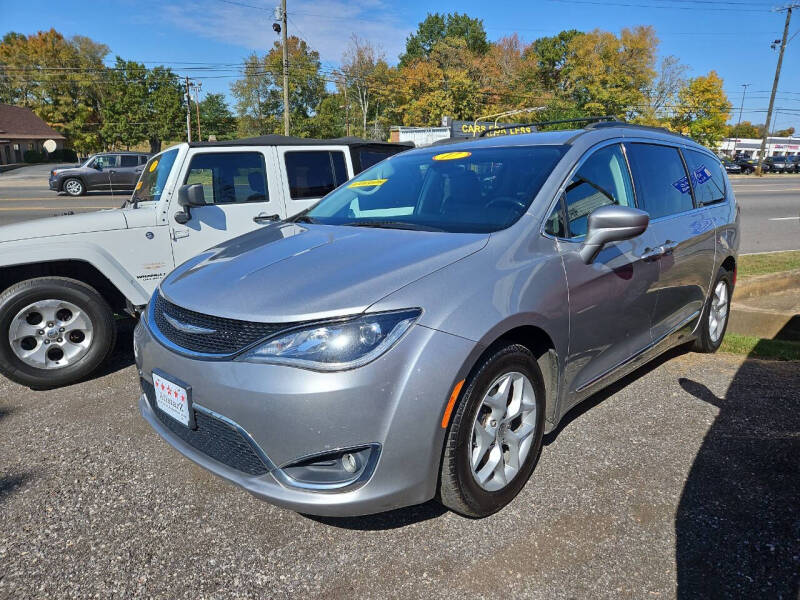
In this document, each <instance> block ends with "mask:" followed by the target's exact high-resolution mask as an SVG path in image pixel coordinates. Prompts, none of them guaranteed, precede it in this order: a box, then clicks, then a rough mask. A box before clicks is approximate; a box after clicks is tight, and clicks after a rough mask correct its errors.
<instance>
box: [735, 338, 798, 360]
mask: <svg viewBox="0 0 800 600" xmlns="http://www.w3.org/2000/svg"><path fill="white" fill-rule="evenodd" d="M720 351H721V352H730V353H731V354H745V355H747V356H748V357H750V358H766V359H773V360H800V342H793V341H789V340H767V339H763V338H757V337H751V336H749V335H739V334H736V333H727V334H725V339H724V340H723V341H722V346H720Z"/></svg>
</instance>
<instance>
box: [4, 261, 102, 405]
mask: <svg viewBox="0 0 800 600" xmlns="http://www.w3.org/2000/svg"><path fill="white" fill-rule="evenodd" d="M47 299H57V300H65V301H67V302H70V303H72V304H74V305H76V306H78V307H79V308H81V309H82V310H84V311H85V313H86V315H87V316H88V317H89V320H90V321H91V324H92V336H93V337H92V341H91V345H90V346H89V349H88V351H87V352H86V354H84V355H83V356H82V357H81V358H79V359H77V360H76V362H75V363H74V364H70V365H67V366H64V367H61V368H56V369H39V368H36V367H34V366H31V365H29V364H26V363H25V362H23V361H22V360H21V359H20V358H19V357H18V356H17V355H16V354H15V353H14V351H13V350H12V348H11V342H10V341H9V328H10V326H11V323H12V321H13V320H14V317H15V316H16V315H17V313H18V312H19V311H21V310H22V309H24V308H25V306H27V305H28V304H31V303H33V302H36V301H39V300H47ZM116 339H117V327H116V322H115V320H114V313H113V311H112V310H111V307H110V306H109V305H108V302H106V301H105V299H104V298H103V297H102V296H101V295H100V294H99V293H98V292H97V291H96V290H95V289H94V288H93V287H91V286H89V285H87V284H85V283H83V282H80V281H76V280H74V279H68V278H66V277H39V278H36V279H28V280H26V281H21V282H20V283H17V284H15V285H13V286H11V287H10V288H8V289H7V290H5V291H4V292H3V293H2V294H0V373H2V374H3V375H5V376H6V377H8V378H9V379H11V380H12V381H16V382H17V383H20V384H22V385H25V386H28V387H30V388H32V389H50V388H54V387H60V386H63V385H67V384H70V383H74V382H76V381H79V380H80V379H82V378H84V377H86V376H87V375H89V374H90V373H91V372H92V371H94V370H95V369H96V368H97V367H98V366H99V365H100V364H102V363H103V362H104V361H105V360H106V358H108V356H109V354H110V353H111V351H112V350H113V348H114V344H115V343H116Z"/></svg>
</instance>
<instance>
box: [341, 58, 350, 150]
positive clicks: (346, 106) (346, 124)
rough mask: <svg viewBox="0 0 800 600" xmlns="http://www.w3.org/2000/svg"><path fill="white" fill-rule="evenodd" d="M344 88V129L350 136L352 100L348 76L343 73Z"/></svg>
mask: <svg viewBox="0 0 800 600" xmlns="http://www.w3.org/2000/svg"><path fill="white" fill-rule="evenodd" d="M342 88H343V89H344V129H345V135H346V136H347V137H350V101H349V100H348V99H347V77H346V76H345V74H344V73H342Z"/></svg>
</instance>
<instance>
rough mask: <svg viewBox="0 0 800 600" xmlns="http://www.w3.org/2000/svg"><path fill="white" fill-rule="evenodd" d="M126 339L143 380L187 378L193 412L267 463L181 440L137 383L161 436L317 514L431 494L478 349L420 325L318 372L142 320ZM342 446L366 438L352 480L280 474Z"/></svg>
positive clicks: (359, 511)
mask: <svg viewBox="0 0 800 600" xmlns="http://www.w3.org/2000/svg"><path fill="white" fill-rule="evenodd" d="M134 339H135V346H136V355H137V356H136V362H137V367H138V370H139V376H140V377H141V379H142V382H143V388H147V386H148V385H152V381H153V379H152V373H153V370H154V369H155V370H157V371H159V372H160V373H165V374H168V375H171V376H173V377H175V378H176V379H179V380H180V381H182V382H185V383H186V384H188V385H190V386H191V395H192V401H193V403H194V405H195V407H196V411H195V414H199V413H198V412H197V411H202V413H203V414H204V415H213V416H214V417H215V418H217V419H220V420H222V421H224V422H225V423H226V424H227V426H228V427H231V428H233V429H235V430H236V432H237V434H238V435H240V437H241V439H243V440H245V441H247V442H248V443H249V444H250V445H251V446H252V447H253V448H255V449H256V453H257V454H258V455H259V456H261V457H262V458H263V462H264V464H265V465H266V468H265V469H264V472H263V473H261V472H259V473H255V474H254V473H252V472H251V473H247V472H245V471H244V470H242V469H240V468H234V466H232V465H234V464H235V463H234V462H232V461H227V464H226V459H223V460H222V461H220V460H216V459H214V458H212V457H211V456H210V455H209V454H208V453H206V452H203V451H202V450H201V449H198V446H197V445H196V444H195V445H192V444H190V443H187V441H186V439H187V436H186V435H183V433H184V432H183V431H182V430H180V429H176V427H177V426H176V425H175V423H172V422H170V421H165V419H168V417H165V416H164V415H163V414H160V413H159V414H157V412H156V410H154V408H153V404H152V398H150V399H148V396H147V394H146V393H143V394H142V395H141V397H140V401H139V407H140V410H141V413H142V415H143V416H144V418H145V419H146V420H147V421H148V422H149V423H150V425H151V426H152V427H153V429H155V430H156V432H157V433H158V434H159V435H160V436H161V437H163V438H164V439H165V440H166V441H167V442H169V443H170V444H171V445H172V446H173V447H174V448H176V449H177V450H178V451H179V452H181V453H182V454H183V455H184V456H186V457H187V458H189V459H191V460H193V461H194V462H195V463H197V464H199V465H200V466H202V467H204V468H206V469H208V470H209V471H211V472H213V473H215V474H216V475H219V476H220V477H223V478H225V479H227V480H228V481H231V482H233V483H235V484H237V485H239V486H241V487H243V488H245V489H246V490H247V491H249V492H251V493H252V494H255V495H256V496H259V497H261V498H264V499H266V500H267V501H269V502H271V503H273V504H276V505H278V506H282V507H285V508H289V509H291V510H295V511H297V512H301V513H308V514H315V515H321V516H353V515H363V514H370V513H376V512H382V511H386V510H390V509H394V508H398V507H401V506H408V505H412V504H418V503H421V502H425V501H427V500H430V499H431V498H433V497H434V495H435V493H436V486H437V481H438V473H439V463H440V460H441V453H442V447H443V446H442V445H443V443H444V433H445V430H444V429H443V428H442V427H441V419H442V413H443V411H444V407H445V405H446V403H447V400H448V398H449V396H450V393H451V390H452V389H453V386H454V385H455V382H456V381H458V380H459V379H460V378H463V372H462V371H463V370H464V369H465V368H467V367H466V365H467V361H468V359H469V357H470V356H471V355H472V354H473V352H474V351H475V344H474V343H473V342H471V341H469V340H466V339H464V338H460V337H458V336H453V335H449V334H446V333H443V332H440V331H436V330H433V329H429V328H426V327H424V326H421V325H416V326H413V327H412V328H411V329H410V330H409V331H408V332H407V333H406V335H405V336H404V337H403V338H402V339H401V340H400V341H399V342H398V343H397V344H396V345H395V346H394V347H393V348H391V349H390V350H389V351H388V352H386V353H385V354H384V355H382V356H381V357H379V358H378V359H377V360H375V361H373V362H371V363H369V364H367V365H365V366H363V367H360V368H358V369H352V370H350V371H341V372H333V373H321V372H315V371H308V370H304V369H299V368H296V367H289V366H283V365H268V364H252V363H246V362H237V361H230V360H225V361H213V360H200V359H196V358H191V357H187V356H182V355H179V354H177V353H175V352H173V351H172V350H170V349H168V348H166V347H165V346H163V345H162V344H161V343H159V341H158V340H157V339H156V338H155V336H154V335H153V333H152V332H151V331H150V330H149V329H148V327H147V326H146V324H144V323H140V324H139V326H137V328H136V332H135V336H134ZM145 391H146V390H145ZM165 423H166V424H167V425H169V427H168V426H167V425H165ZM180 427H183V426H182V425H180ZM173 430H175V431H173ZM176 432H177V433H178V434H181V435H178V434H176ZM220 439H221V438H220ZM347 448H369V449H371V452H372V454H371V456H372V457H374V464H372V465H370V467H369V470H368V471H367V472H366V475H365V477H362V478H359V479H358V480H357V481H355V482H353V483H352V485H346V486H343V487H341V488H338V489H309V486H304V485H299V484H297V483H296V482H293V480H292V479H291V478H288V477H286V472H285V471H284V468H285V467H286V466H287V465H292V464H295V463H296V462H297V461H300V460H303V459H305V458H307V457H313V456H316V455H321V454H324V453H330V452H333V451H338V450H341V449H347Z"/></svg>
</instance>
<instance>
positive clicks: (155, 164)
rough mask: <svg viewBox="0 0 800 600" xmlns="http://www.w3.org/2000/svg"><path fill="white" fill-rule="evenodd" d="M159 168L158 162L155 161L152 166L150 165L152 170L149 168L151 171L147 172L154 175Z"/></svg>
mask: <svg viewBox="0 0 800 600" xmlns="http://www.w3.org/2000/svg"><path fill="white" fill-rule="evenodd" d="M157 166H158V161H157V160H154V161H153V164H152V165H150V168H149V169H147V170H148V171H150V172H151V173H152V172H153V171H155V170H156V167H157Z"/></svg>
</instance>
